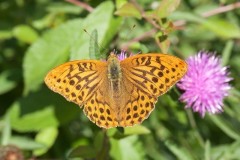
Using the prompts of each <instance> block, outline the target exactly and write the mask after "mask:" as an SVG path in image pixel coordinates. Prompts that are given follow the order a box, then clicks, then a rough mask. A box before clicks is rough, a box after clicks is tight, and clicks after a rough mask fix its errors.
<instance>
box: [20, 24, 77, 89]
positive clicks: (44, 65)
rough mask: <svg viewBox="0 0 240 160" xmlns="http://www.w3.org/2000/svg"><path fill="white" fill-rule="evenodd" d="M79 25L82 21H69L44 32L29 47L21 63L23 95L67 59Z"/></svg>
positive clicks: (37, 85) (36, 86) (34, 87)
mask: <svg viewBox="0 0 240 160" xmlns="http://www.w3.org/2000/svg"><path fill="white" fill-rule="evenodd" d="M81 25H82V20H80V19H78V20H71V21H69V22H67V23H65V24H63V25H61V26H59V27H56V28H55V29H53V30H50V31H48V32H46V33H45V34H44V35H43V37H41V38H39V39H38V40H37V41H36V42H35V43H34V44H33V45H31V46H30V48H29V49H28V51H27V53H26V55H25V57H24V62H23V69H24V83H25V93H27V92H29V91H32V90H36V89H37V88H38V87H39V85H40V84H41V83H42V82H43V79H44V77H45V75H46V74H47V72H48V71H49V70H50V69H52V68H53V67H56V66H57V65H59V64H61V63H63V62H65V61H66V60H67V59H68V57H69V48H70V45H72V43H73V41H75V38H76V36H75V34H76V33H78V32H80V26H81Z"/></svg>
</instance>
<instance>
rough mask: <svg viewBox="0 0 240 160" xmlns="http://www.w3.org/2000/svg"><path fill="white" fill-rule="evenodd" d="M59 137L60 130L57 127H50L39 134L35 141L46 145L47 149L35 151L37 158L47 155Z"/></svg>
mask: <svg viewBox="0 0 240 160" xmlns="http://www.w3.org/2000/svg"><path fill="white" fill-rule="evenodd" d="M57 135H58V129H57V128H56V127H49V128H46V129H43V130H41V131H40V132H38V134H37V135H36V138H35V141H36V142H39V143H41V144H44V145H45V147H44V148H41V149H36V150H34V152H33V154H34V155H35V156H40V155H43V154H44V153H46V152H47V151H48V150H49V148H50V147H51V146H52V145H53V144H54V142H55V140H56V138H57Z"/></svg>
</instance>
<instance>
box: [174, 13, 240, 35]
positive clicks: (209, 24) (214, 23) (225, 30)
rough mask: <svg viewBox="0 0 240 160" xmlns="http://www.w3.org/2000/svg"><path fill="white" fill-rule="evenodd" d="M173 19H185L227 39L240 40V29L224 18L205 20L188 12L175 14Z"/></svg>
mask: <svg viewBox="0 0 240 160" xmlns="http://www.w3.org/2000/svg"><path fill="white" fill-rule="evenodd" d="M172 18H173V19H184V20H186V21H189V22H195V23H198V24H201V25H202V27H204V28H206V29H207V30H209V31H211V32H212V33H214V34H216V35H217V36H219V37H221V38H225V39H231V38H240V28H239V26H238V25H236V24H234V23H230V22H229V21H227V20H226V19H222V18H209V19H204V18H202V17H201V16H198V15H194V14H191V13H186V12H175V13H174V14H173V16H172Z"/></svg>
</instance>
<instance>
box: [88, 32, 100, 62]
mask: <svg viewBox="0 0 240 160" xmlns="http://www.w3.org/2000/svg"><path fill="white" fill-rule="evenodd" d="M89 54H90V59H100V57H101V56H100V49H99V44H98V33H97V30H96V29H94V30H93V31H92V33H91V35H90V45H89Z"/></svg>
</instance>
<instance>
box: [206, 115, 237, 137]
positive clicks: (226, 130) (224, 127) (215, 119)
mask: <svg viewBox="0 0 240 160" xmlns="http://www.w3.org/2000/svg"><path fill="white" fill-rule="evenodd" d="M208 117H209V118H210V119H211V120H212V121H213V122H214V123H215V124H216V125H217V126H218V127H219V128H220V129H221V130H222V131H223V132H224V133H225V134H227V135H228V136H229V137H231V138H232V139H235V140H238V139H240V136H239V134H238V131H237V130H235V129H234V127H231V126H230V124H228V123H227V122H226V121H224V120H223V118H221V117H220V116H218V115H214V116H208Z"/></svg>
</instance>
